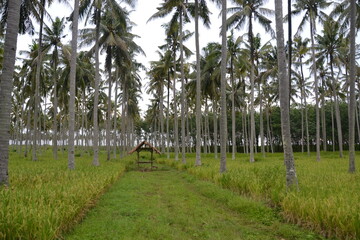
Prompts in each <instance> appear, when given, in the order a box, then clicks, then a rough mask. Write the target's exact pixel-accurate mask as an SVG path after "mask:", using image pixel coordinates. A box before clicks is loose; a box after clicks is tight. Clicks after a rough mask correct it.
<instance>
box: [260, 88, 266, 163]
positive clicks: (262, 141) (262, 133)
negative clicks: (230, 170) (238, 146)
mask: <svg viewBox="0 0 360 240" xmlns="http://www.w3.org/2000/svg"><path fill="white" fill-rule="evenodd" d="M259 99H260V141H261V143H260V144H261V153H262V156H263V157H265V140H264V113H263V100H262V93H261V82H260V83H259Z"/></svg>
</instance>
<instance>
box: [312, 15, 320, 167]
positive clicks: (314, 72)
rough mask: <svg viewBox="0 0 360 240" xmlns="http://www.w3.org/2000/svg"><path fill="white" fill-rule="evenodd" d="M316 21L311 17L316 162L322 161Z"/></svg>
mask: <svg viewBox="0 0 360 240" xmlns="http://www.w3.org/2000/svg"><path fill="white" fill-rule="evenodd" d="M314 29H315V20H314V19H313V17H311V16H310V38H311V58H312V62H313V69H312V71H313V74H314V84H315V89H314V90H315V112H316V113H315V114H316V161H320V111H319V96H318V95H319V83H318V77H317V67H316V59H315V41H314Z"/></svg>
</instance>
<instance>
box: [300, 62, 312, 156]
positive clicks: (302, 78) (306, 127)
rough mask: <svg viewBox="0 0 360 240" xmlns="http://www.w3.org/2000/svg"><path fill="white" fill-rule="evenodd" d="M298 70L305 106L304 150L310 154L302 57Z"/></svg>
mask: <svg viewBox="0 0 360 240" xmlns="http://www.w3.org/2000/svg"><path fill="white" fill-rule="evenodd" d="M300 72H301V82H302V84H301V91H302V95H303V96H302V99H303V100H304V108H305V132H306V150H307V154H308V156H310V137H309V122H308V109H307V101H306V93H305V78H304V70H303V62H302V57H301V58H300Z"/></svg>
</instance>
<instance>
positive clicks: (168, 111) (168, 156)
mask: <svg viewBox="0 0 360 240" xmlns="http://www.w3.org/2000/svg"><path fill="white" fill-rule="evenodd" d="M169 117H170V72H168V83H167V111H166V141H167V144H166V146H167V159H169V158H170V120H169Z"/></svg>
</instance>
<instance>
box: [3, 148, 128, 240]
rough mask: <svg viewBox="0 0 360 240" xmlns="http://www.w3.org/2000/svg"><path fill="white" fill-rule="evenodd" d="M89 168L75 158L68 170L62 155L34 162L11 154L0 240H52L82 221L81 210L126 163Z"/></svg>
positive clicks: (88, 163)
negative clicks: (73, 168) (8, 185)
mask: <svg viewBox="0 0 360 240" xmlns="http://www.w3.org/2000/svg"><path fill="white" fill-rule="evenodd" d="M104 159H105V155H101V154H100V162H101V165H100V166H99V167H93V166H92V165H91V161H92V159H91V157H87V156H84V157H77V158H76V170H72V171H71V170H68V169H67V155H61V154H59V160H53V159H52V155H51V152H50V151H48V152H44V153H43V154H42V155H41V156H39V160H38V161H35V162H33V161H31V160H29V159H24V158H21V157H19V155H18V154H16V153H11V154H10V161H9V174H10V184H11V185H10V187H9V188H2V189H0V239H55V238H59V237H61V233H62V232H63V231H64V230H66V229H68V228H71V227H72V226H73V225H74V223H75V222H76V221H77V220H79V218H81V215H82V214H83V212H84V210H86V209H87V208H89V207H90V206H91V204H93V202H94V200H95V199H96V198H97V197H98V196H99V195H100V194H101V193H102V192H103V191H104V190H105V189H106V187H107V186H109V185H110V184H111V183H113V182H114V181H115V180H116V179H117V178H118V177H119V176H121V174H122V173H123V172H124V171H125V167H126V164H127V163H128V161H129V160H127V161H105V160H104Z"/></svg>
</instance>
